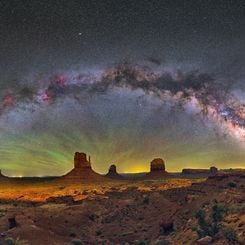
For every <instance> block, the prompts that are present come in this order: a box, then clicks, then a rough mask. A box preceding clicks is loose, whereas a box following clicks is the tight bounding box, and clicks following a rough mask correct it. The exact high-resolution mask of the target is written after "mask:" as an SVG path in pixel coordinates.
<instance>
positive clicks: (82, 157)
mask: <svg viewBox="0 0 245 245" xmlns="http://www.w3.org/2000/svg"><path fill="white" fill-rule="evenodd" d="M74 168H75V169H77V168H87V169H91V160H90V156H89V159H88V160H87V155H86V153H83V152H75V155H74Z"/></svg>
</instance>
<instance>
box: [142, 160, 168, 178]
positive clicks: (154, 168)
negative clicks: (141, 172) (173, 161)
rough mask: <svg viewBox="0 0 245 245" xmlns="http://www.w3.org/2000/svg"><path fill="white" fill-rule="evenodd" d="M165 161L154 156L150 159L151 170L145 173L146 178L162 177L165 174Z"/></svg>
mask: <svg viewBox="0 0 245 245" xmlns="http://www.w3.org/2000/svg"><path fill="white" fill-rule="evenodd" d="M166 174H167V171H166V170H165V162H164V160H163V159H162V158H155V159H153V160H152V161H151V171H150V172H149V173H147V174H146V175H145V177H146V178H150V179H151V178H153V179H154V178H162V177H164V176H166Z"/></svg>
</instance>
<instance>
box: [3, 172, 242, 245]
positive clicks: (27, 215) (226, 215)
mask: <svg viewBox="0 0 245 245" xmlns="http://www.w3.org/2000/svg"><path fill="white" fill-rule="evenodd" d="M169 181H170V180H169ZM170 182H171V181H170ZM164 185H166V183H165V184H164V183H162V182H159V181H150V180H149V181H144V182H142V183H139V182H138V183H137V185H136V186H127V185H126V184H125V188H123V184H121V185H120V186H118V187H110V188H106V189H105V191H104V192H99V191H95V190H94V191H89V190H86V191H85V190H83V191H82V193H81V195H83V196H85V197H87V198H82V199H79V198H78V199H77V198H76V196H77V195H80V194H79V193H78V191H76V193H75V194H73V195H63V196H62V195H59V196H53V197H52V196H50V197H48V198H46V200H45V201H42V202H33V201H23V200H20V201H13V200H12V201H11V200H10V201H6V200H2V204H1V206H0V237H1V238H0V240H1V242H0V244H19V245H21V244H31V245H36V244H37V245H39V244H40V245H45V244H49V245H52V244H75V245H76V244H86V245H90V244H105V245H107V244H108V245H109V244H138V245H144V244H150V245H153V244H155V245H163V244H176V245H180V244H222V245H223V244H224V245H225V244H244V241H245V191H244V190H245V188H244V186H245V176H244V175H242V174H240V175H239V174H234V175H216V176H212V177H209V178H208V179H207V180H206V181H203V182H199V183H198V182H196V183H193V184H192V185H190V186H187V187H182V188H170V189H169V188H164ZM173 187H174V186H173ZM175 187H176V186H175ZM62 188H63V189H64V190H65V189H66V188H67V187H65V186H64V187H62ZM64 193H66V192H65V191H64ZM16 240H17V242H16ZM15 242H16V243H15Z"/></svg>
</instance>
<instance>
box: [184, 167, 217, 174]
mask: <svg viewBox="0 0 245 245" xmlns="http://www.w3.org/2000/svg"><path fill="white" fill-rule="evenodd" d="M217 173H218V169H217V168H216V167H215V166H212V167H210V168H209V169H194V168H184V169H182V174H188V175H198V174H200V175H208V176H209V175H216V174H217Z"/></svg>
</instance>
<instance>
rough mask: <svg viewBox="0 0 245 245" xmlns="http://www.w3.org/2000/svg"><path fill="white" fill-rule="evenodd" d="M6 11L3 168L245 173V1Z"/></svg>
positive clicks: (21, 6)
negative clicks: (87, 165) (75, 161)
mask: <svg viewBox="0 0 245 245" xmlns="http://www.w3.org/2000/svg"><path fill="white" fill-rule="evenodd" d="M20 2H21V1H11V2H9V1H1V2H0V7H1V8H0V11H1V12H0V34H1V36H2V37H4V38H1V40H0V47H1V54H0V55H1V56H0V156H1V158H0V168H1V169H2V170H3V172H4V173H5V174H8V175H11V176H33V175H37V176H43V175H61V174H64V173H65V172H67V171H68V170H69V169H70V168H71V167H72V158H73V153H74V152H75V151H84V152H87V153H88V154H90V155H91V157H92V165H93V168H94V169H95V170H96V171H98V172H100V173H105V172H106V171H107V169H108V167H109V165H111V164H112V163H114V164H116V165H117V167H118V171H119V172H141V171H148V170H149V162H150V160H151V159H153V158H155V157H162V158H164V159H165V160H166V166H167V170H168V171H180V170H181V169H182V168H184V167H193V168H206V167H210V166H212V165H215V166H217V167H218V168H230V167H239V168H244V167H245V160H244V159H245V81H244V77H245V72H244V64H245V30H244V25H245V16H244V10H245V5H244V2H243V1H236V2H233V1H216V2H215V3H214V2H212V1H184V3H183V2H182V1H146V0H144V1H141V3H140V4H139V3H138V1H122V2H120V3H119V4H118V5H116V4H113V2H114V1H103V3H102V2H101V1H71V2H69V3H67V2H66V1H53V2H52V3H50V2H48V1H47V2H46V1H42V3H39V2H38V1H31V3H20Z"/></svg>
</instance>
